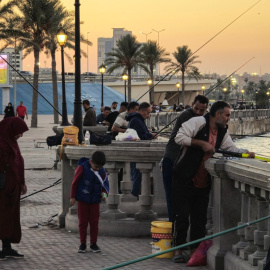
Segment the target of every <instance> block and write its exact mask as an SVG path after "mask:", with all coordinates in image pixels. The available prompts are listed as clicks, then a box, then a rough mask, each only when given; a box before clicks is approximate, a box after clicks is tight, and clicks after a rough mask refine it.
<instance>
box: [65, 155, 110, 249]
mask: <svg viewBox="0 0 270 270" xmlns="http://www.w3.org/2000/svg"><path fill="white" fill-rule="evenodd" d="M105 163H106V157H105V154H104V153H103V152H101V151H96V152H94V153H93V155H92V158H91V159H88V158H81V159H80V160H79V161H78V167H77V169H76V171H75V175H74V178H73V181H72V185H71V195H70V197H71V199H70V204H71V205H74V204H75V201H78V218H79V232H80V240H81V245H80V247H79V250H78V253H85V251H86V236H87V227H88V223H89V225H90V249H91V250H92V251H93V252H100V248H99V247H98V245H97V235H98V222H99V204H100V202H101V201H104V200H105V198H106V197H107V196H108V193H109V181H108V178H107V175H106V172H105V169H104V168H103V166H104V164H105Z"/></svg>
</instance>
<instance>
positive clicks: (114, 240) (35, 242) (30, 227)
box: [0, 115, 207, 270]
mask: <svg viewBox="0 0 270 270" xmlns="http://www.w3.org/2000/svg"><path fill="white" fill-rule="evenodd" d="M30 119H31V116H30V117H29V120H26V123H27V124H28V125H29V126H30ZM69 119H71V116H69ZM53 126H55V124H53V116H52V115H46V116H44V115H41V116H38V127H37V128H30V130H29V131H28V132H26V133H25V134H24V136H23V137H22V138H20V140H19V145H20V148H21V152H22V155H23V157H24V160H25V178H26V184H27V186H28V193H27V194H26V195H29V194H31V193H33V192H35V191H38V190H40V189H43V188H45V187H47V186H50V185H52V184H53V183H55V182H56V181H57V180H58V179H60V178H61V171H60V170H59V169H58V170H54V169H53V165H54V160H55V147H52V149H48V147H47V144H46V143H44V142H45V141H46V138H47V136H51V135H54V132H53V131H52V127H53ZM34 140H36V141H38V142H43V143H41V144H40V146H41V147H40V148H35V147H34ZM61 195H62V194H61V184H59V185H56V186H53V187H51V188H49V189H47V190H44V191H43V192H40V193H38V194H35V195H33V196H30V197H29V198H26V199H23V200H22V201H21V225H22V240H21V242H20V243H19V244H14V245H13V248H14V249H16V250H18V251H19V252H20V253H22V254H24V255H25V257H24V258H23V259H13V258H8V259H7V260H5V261H0V269H3V270H4V269H19V270H21V269H27V270H32V269H33V270H39V269H40V270H43V269H44V270H45V269H46V270H47V269H57V270H60V269H69V270H71V269H76V270H80V269H103V268H106V267H109V266H113V265H116V264H119V263H123V262H126V261H130V260H134V259H136V258H139V257H143V256H146V255H148V254H151V252H152V250H151V244H150V243H151V240H152V239H151V238H150V237H147V238H120V237H106V236H104V235H100V236H99V237H98V243H97V244H98V245H99V247H100V248H101V251H102V252H101V253H92V252H90V251H89V242H88V243H87V252H86V253H84V254H81V253H77V250H78V247H79V244H80V241H79V235H78V233H72V232H68V231H66V230H65V229H64V228H61V229H60V228H58V226H57V224H56V217H52V216H54V215H56V214H57V213H58V212H59V211H60V208H61ZM88 241H89V240H88ZM186 268H187V267H185V266H184V265H183V264H175V263H173V262H172V261H171V259H159V258H152V259H148V260H144V261H142V262H139V263H134V264H131V265H128V266H125V267H122V268H119V269H155V270H159V269H186ZM188 269H190V270H192V269H199V270H201V269H207V267H188Z"/></svg>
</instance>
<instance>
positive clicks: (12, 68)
mask: <svg viewBox="0 0 270 270" xmlns="http://www.w3.org/2000/svg"><path fill="white" fill-rule="evenodd" d="M0 57H1V58H2V59H3V60H4V61H5V62H6V63H7V64H8V65H9V66H10V67H11V68H12V69H13V70H14V71H15V72H16V73H17V74H18V75H19V76H20V77H22V78H23V79H24V80H25V81H26V82H27V83H28V84H29V85H31V87H33V89H34V90H35V91H36V92H37V93H38V94H39V95H40V96H41V97H43V99H44V100H45V101H47V103H48V104H49V105H50V106H52V108H53V109H54V110H55V111H56V112H57V113H58V114H59V115H60V116H62V114H61V113H60V112H59V111H58V110H57V109H56V108H55V107H54V106H53V104H52V103H51V102H50V101H49V100H48V99H47V98H46V97H44V96H43V95H42V94H41V93H40V92H39V91H38V90H37V89H36V87H35V86H34V85H33V84H31V83H30V82H29V81H28V80H27V79H26V78H25V77H24V76H23V75H22V74H21V73H20V72H19V71H17V69H16V68H14V67H13V66H12V65H11V64H10V63H9V62H8V61H7V60H6V59H5V58H3V57H2V55H0Z"/></svg>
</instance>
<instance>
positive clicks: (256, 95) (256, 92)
mask: <svg viewBox="0 0 270 270" xmlns="http://www.w3.org/2000/svg"><path fill="white" fill-rule="evenodd" d="M258 93H259V92H258V90H257V89H256V91H255V101H256V109H257V103H258V101H257V97H258Z"/></svg>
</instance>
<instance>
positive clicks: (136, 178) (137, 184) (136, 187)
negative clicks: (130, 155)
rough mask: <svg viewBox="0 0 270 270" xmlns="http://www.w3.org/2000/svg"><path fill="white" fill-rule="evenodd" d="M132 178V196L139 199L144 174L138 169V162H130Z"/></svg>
mask: <svg viewBox="0 0 270 270" xmlns="http://www.w3.org/2000/svg"><path fill="white" fill-rule="evenodd" d="M130 177H131V181H132V183H133V186H132V189H131V194H132V195H134V196H135V197H138V196H139V194H140V190H141V183H142V174H141V172H140V170H138V169H136V162H130Z"/></svg>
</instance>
